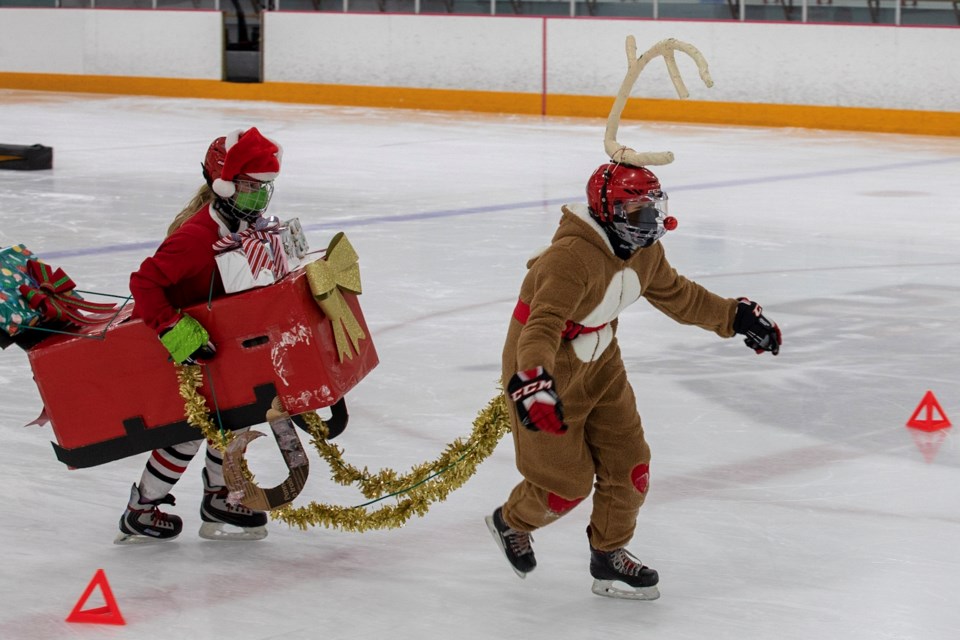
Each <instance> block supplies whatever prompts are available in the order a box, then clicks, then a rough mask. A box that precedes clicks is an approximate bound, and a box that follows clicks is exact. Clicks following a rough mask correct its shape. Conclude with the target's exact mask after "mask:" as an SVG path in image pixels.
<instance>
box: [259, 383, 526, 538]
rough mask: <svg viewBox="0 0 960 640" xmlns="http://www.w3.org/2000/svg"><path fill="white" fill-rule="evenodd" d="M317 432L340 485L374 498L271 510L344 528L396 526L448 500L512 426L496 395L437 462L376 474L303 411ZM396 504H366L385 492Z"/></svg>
mask: <svg viewBox="0 0 960 640" xmlns="http://www.w3.org/2000/svg"><path fill="white" fill-rule="evenodd" d="M304 417H305V418H306V420H307V424H308V426H309V427H310V431H311V433H312V435H313V440H312V441H313V444H314V447H316V449H317V452H318V453H319V454H320V456H321V457H322V458H323V459H324V460H326V461H327V463H328V464H329V465H330V468H331V470H332V471H333V479H334V481H336V482H337V483H338V484H342V485H349V484H357V485H358V486H359V487H360V490H361V491H362V492H363V494H364V495H365V496H367V497H368V498H375V499H373V500H371V501H370V502H368V503H366V504H362V505H357V506H354V507H342V506H337V505H329V504H319V503H316V502H311V503H310V504H308V505H306V506H304V507H292V506H289V505H288V506H285V507H281V508H279V509H276V510H274V511H273V512H271V515H272V516H273V517H274V518H275V519H277V520H282V521H283V522H286V523H287V524H289V525H293V526H297V527H299V528H300V529H306V528H307V527H308V526H316V525H322V526H324V527H327V528H335V529H342V530H344V531H356V532H363V531H370V530H374V529H397V528H399V527H401V526H403V525H404V524H405V523H406V522H407V520H409V519H410V518H411V517H413V516H415V515H416V516H423V515H424V514H426V513H427V511H428V510H429V509H430V505H431V504H432V503H434V502H443V501H444V500H446V498H447V496H448V495H450V493H451V492H452V491H454V490H456V489H458V488H460V487H461V486H463V484H464V483H466V481H467V480H469V479H470V477H471V476H473V474H474V473H476V470H477V466H478V465H479V464H480V463H481V462H483V461H484V460H485V459H487V458H488V457H489V456H490V454H492V453H493V450H494V449H495V448H496V446H497V443H498V442H500V439H501V438H502V437H503V436H504V434H506V433H507V432H509V431H510V419H509V417H508V414H507V409H506V403H505V402H504V399H503V394H497V395H496V396H495V397H494V398H493V399H492V400H490V402H489V403H488V404H487V406H486V408H484V409H483V410H482V411H480V412H479V414H478V415H477V418H476V419H475V420H474V421H473V431H472V432H471V434H470V437H469V438H468V439H467V441H466V442H464V441H463V440H461V439H460V438H458V439H456V440H454V441H453V442H452V443H451V444H449V445H447V448H446V450H445V451H444V452H443V453H442V454H441V455H440V457H439V458H437V460H435V461H434V462H432V463H424V464H420V465H417V466H415V467H413V469H411V470H410V473H408V474H406V475H403V476H398V475H397V473H396V472H395V471H393V470H391V469H384V470H383V471H380V472H379V473H377V474H375V475H371V474H370V473H369V472H368V471H367V470H366V469H363V470H362V471H361V470H359V469H357V468H356V467H353V466H351V465H348V464H346V463H345V462H344V461H343V457H342V454H343V452H342V451H341V450H340V448H339V447H337V446H336V445H332V444H330V443H329V442H327V441H326V439H325V431H326V428H325V425H323V423H322V420H320V418H319V417H317V415H316V414H304ZM400 495H402V496H403V497H402V498H398V502H397V504H395V505H388V506H383V507H380V508H379V509H377V510H376V511H372V512H368V511H367V510H366V509H365V507H366V506H367V505H369V504H372V503H374V502H378V501H379V500H380V499H382V498H381V497H382V496H386V497H391V496H400Z"/></svg>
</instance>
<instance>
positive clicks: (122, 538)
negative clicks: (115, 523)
mask: <svg viewBox="0 0 960 640" xmlns="http://www.w3.org/2000/svg"><path fill="white" fill-rule="evenodd" d="M173 503H174V498H173V496H171V495H169V494H168V495H165V496H164V497H162V498H160V499H159V500H153V501H151V502H142V501H141V498H140V488H139V487H138V486H137V485H133V487H132V488H131V489H130V502H128V503H127V510H126V511H124V512H123V515H122V516H121V517H120V533H118V534H117V537H116V538H114V540H113V543H114V544H137V543H140V542H154V541H165V540H173V539H174V538H176V537H177V536H178V535H180V532H181V531H182V530H183V520H181V519H180V517H179V516H173V515H169V514H166V513H164V512H162V511H160V509H158V508H157V507H158V506H159V505H161V504H169V505H172V504H173Z"/></svg>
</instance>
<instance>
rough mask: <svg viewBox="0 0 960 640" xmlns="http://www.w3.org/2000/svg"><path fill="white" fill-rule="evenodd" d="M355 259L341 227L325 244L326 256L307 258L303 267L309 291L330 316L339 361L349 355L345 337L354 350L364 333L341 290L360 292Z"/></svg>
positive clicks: (358, 274)
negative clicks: (311, 260)
mask: <svg viewBox="0 0 960 640" xmlns="http://www.w3.org/2000/svg"><path fill="white" fill-rule="evenodd" d="M358 259H359V256H358V255H357V252H356V251H355V250H354V248H353V245H352V244H350V241H349V240H347V236H346V235H344V233H343V232H342V231H341V232H340V233H338V234H337V235H335V236H333V239H332V240H331V241H330V244H329V245H328V246H327V255H326V257H325V258H324V259H323V260H317V261H315V262H311V263H310V264H308V265H307V266H306V268H305V270H306V272H307V282H308V283H309V285H310V292H311V293H312V294H313V298H314V299H315V300H316V301H317V304H319V305H320V309H322V310H323V313H324V315H326V316H327V318H329V319H330V324H331V326H332V327H333V338H334V341H336V343H337V355H338V356H339V358H340V362H343V356H344V355H346V356H347V358H349V359H353V353H352V352H351V350H350V346H349V344H348V342H347V338H348V337H349V339H350V343H352V344H353V349H354V351H356V352H357V353H358V354H359V353H360V340H362V339H364V338H366V337H367V334H366V333H364V331H363V329H362V328H361V327H360V323H359V322H358V321H357V318H356V316H354V315H353V311H352V310H351V309H350V307H349V306H347V301H346V300H345V299H344V297H343V294H342V293H341V290H342V289H346V290H347V291H350V292H352V293H362V287H361V286H360V265H359V264H357V260H358Z"/></svg>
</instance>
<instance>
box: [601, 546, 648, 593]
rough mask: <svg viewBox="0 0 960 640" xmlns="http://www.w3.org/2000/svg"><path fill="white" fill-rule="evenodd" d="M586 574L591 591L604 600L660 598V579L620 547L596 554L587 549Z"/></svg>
mask: <svg viewBox="0 0 960 640" xmlns="http://www.w3.org/2000/svg"><path fill="white" fill-rule="evenodd" d="M590 575H592V576H593V578H594V580H593V592H594V593H595V594H597V595H598V596H606V597H608V598H627V599H629V600H656V599H657V598H659V597H660V590H659V589H658V588H657V583H659V582H660V576H658V575H657V572H656V571H654V570H653V569H651V568H650V567H645V566H643V563H642V562H640V560H638V559H637V558H636V557H634V556H633V555H632V554H631V553H630V552H629V551H627V550H626V549H624V548H622V547H621V548H620V549H614V550H613V551H597V550H596V549H594V548H593V547H592V546H591V547H590Z"/></svg>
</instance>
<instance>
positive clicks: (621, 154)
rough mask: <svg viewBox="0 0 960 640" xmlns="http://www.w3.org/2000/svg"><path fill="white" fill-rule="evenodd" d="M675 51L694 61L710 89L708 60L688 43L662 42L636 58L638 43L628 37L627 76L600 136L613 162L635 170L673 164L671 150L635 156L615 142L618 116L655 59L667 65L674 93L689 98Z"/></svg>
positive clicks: (634, 153)
mask: <svg viewBox="0 0 960 640" xmlns="http://www.w3.org/2000/svg"><path fill="white" fill-rule="evenodd" d="M674 51H683V52H684V53H686V54H687V55H688V56H690V57H691V58H693V60H694V62H696V63H697V69H699V70H700V78H701V79H702V80H703V83H704V84H705V85H707V86H708V87H712V86H713V79H712V78H711V77H710V72H709V71H708V70H707V61H706V60H705V59H704V57H703V55H702V54H701V53H700V52H699V51H698V50H697V48H696V47H694V46H693V45H691V44H687V43H686V42H681V41H680V40H677V39H675V38H668V39H666V40H661V41H660V42H658V43H657V44H655V45H653V46H652V47H650V48H649V49H648V50H647V52H646V53H644V54H643V55H642V56H640V57H639V58H638V57H637V41H636V40H635V39H634V37H633V36H627V75H626V77H624V79H623V84H621V85H620V91H619V92H618V93H617V99H616V100H615V101H614V103H613V107H611V109H610V115H609V116H608V117H607V130H606V132H605V133H604V136H603V146H604V148H605V149H606V151H607V155H609V156H610V159H611V160H613V161H614V162H616V163H623V164H629V165H633V166H636V167H642V166H646V165H664V164H670V163H671V162H673V153H672V152H670V151H647V152H643V153H638V152H636V151H634V150H633V149H631V148H629V147H626V146H624V145H622V144H620V143H619V142H617V129H618V128H619V127H620V115H621V114H622V113H623V107H624V106H625V105H626V104H627V99H628V98H629V97H630V91H631V90H632V89H633V85H634V83H636V81H637V78H638V77H639V76H640V72H641V71H643V69H644V67H646V66H647V63H648V62H650V61H651V60H653V59H654V58H656V57H658V56H663V59H664V61H665V62H666V63H667V71H668V72H669V73H670V79H671V80H672V81H673V86H674V88H675V89H676V90H677V95H678V96H679V97H680V99H681V100H683V99H684V98H687V97H689V95H690V93H689V92H688V91H687V87H686V86H685V85H684V84H683V78H681V77H680V70H679V69H677V61H676V59H675V58H674Z"/></svg>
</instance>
